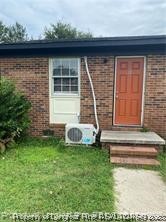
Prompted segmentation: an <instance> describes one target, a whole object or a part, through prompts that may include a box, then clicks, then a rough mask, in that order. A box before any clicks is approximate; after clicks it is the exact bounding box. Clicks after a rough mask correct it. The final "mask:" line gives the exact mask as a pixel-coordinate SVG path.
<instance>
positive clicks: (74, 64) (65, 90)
mask: <svg viewBox="0 0 166 222" xmlns="http://www.w3.org/2000/svg"><path fill="white" fill-rule="evenodd" d="M52 67H53V70H52V78H53V93H54V94H69V95H70V94H74V95H78V94H79V59H78V58H63V59H60V58H55V59H53V62H52Z"/></svg>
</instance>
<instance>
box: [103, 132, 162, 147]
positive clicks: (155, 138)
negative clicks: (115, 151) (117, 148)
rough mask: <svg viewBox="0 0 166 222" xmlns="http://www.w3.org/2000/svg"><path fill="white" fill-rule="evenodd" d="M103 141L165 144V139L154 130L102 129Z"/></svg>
mask: <svg viewBox="0 0 166 222" xmlns="http://www.w3.org/2000/svg"><path fill="white" fill-rule="evenodd" d="M100 142H101V143H114V144H115V143H123V144H147V145H148V144H149V145H150V144H151V145H152V144H153V145H164V144H165V140H164V139H162V138H161V137H160V136H159V135H157V134H156V133H154V132H133V131H110V130H102V132H101V138H100Z"/></svg>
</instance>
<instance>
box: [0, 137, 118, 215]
mask: <svg viewBox="0 0 166 222" xmlns="http://www.w3.org/2000/svg"><path fill="white" fill-rule="evenodd" d="M113 193H114V192H113V176H112V167H111V164H110V163H109V161H108V154H107V152H106V151H103V150H101V149H99V148H92V147H85V146H79V147H78V146H75V147H74V146H73V147H65V146H64V145H63V143H60V144H58V141H57V140H48V141H47V140H46V141H43V140H37V139H28V140H27V141H25V142H22V143H20V144H19V145H17V146H16V147H14V148H11V149H8V150H7V152H6V153H5V154H3V155H0V212H4V211H5V212H12V213H13V212H22V213H23V212H28V213H35V212H39V213H42V214H43V213H46V212H53V213H55V212H61V213H62V212H76V211H78V212H93V211H107V212H112V211H113V210H114V195H113Z"/></svg>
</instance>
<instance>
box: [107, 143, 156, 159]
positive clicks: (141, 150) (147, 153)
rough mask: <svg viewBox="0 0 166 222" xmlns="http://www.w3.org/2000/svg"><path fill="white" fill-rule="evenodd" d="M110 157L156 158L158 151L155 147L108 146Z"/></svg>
mask: <svg viewBox="0 0 166 222" xmlns="http://www.w3.org/2000/svg"><path fill="white" fill-rule="evenodd" d="M110 154H111V156H142V157H157V154H158V151H157V149H156V148H155V147H151V146H149V147H145V146H112V145H111V146H110Z"/></svg>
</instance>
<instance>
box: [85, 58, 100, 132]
mask: <svg viewBox="0 0 166 222" xmlns="http://www.w3.org/2000/svg"><path fill="white" fill-rule="evenodd" d="M84 62H85V67H86V72H87V75H88V78H89V82H90V86H91V90H92V95H93V107H94V113H95V121H96V126H97V129H96V134H98V132H99V121H98V115H97V107H96V97H95V92H94V87H93V82H92V78H91V75H90V73H89V68H88V62H87V57H86V56H84Z"/></svg>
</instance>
